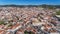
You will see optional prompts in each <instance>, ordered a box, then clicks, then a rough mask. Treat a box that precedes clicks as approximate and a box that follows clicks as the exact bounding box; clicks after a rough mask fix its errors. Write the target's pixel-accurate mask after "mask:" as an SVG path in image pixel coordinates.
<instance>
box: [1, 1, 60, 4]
mask: <svg viewBox="0 0 60 34" xmlns="http://www.w3.org/2000/svg"><path fill="white" fill-rule="evenodd" d="M6 4H16V5H41V4H51V5H60V0H0V5H6Z"/></svg>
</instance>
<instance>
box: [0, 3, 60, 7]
mask: <svg viewBox="0 0 60 34" xmlns="http://www.w3.org/2000/svg"><path fill="white" fill-rule="evenodd" d="M0 7H43V8H60V5H46V4H42V5H13V4H12V5H0Z"/></svg>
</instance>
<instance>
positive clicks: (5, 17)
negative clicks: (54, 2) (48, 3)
mask: <svg viewBox="0 0 60 34" xmlns="http://www.w3.org/2000/svg"><path fill="white" fill-rule="evenodd" d="M59 14H60V8H53V9H52V8H51V9H48V8H42V7H37V6H32V7H31V6H30V7H29V6H24V7H23V6H21V7H0V34H60V15H59Z"/></svg>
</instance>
